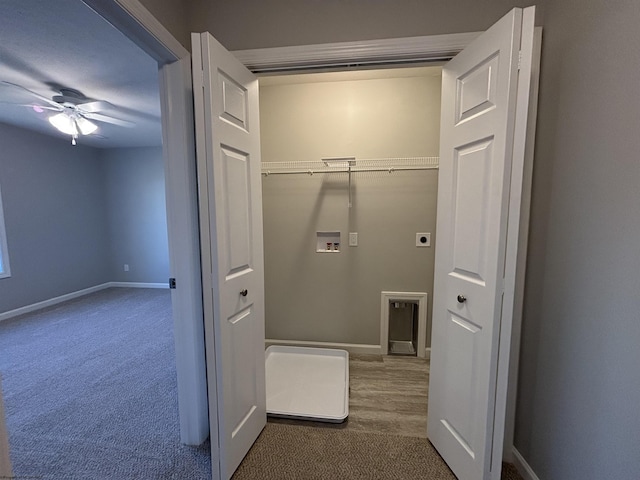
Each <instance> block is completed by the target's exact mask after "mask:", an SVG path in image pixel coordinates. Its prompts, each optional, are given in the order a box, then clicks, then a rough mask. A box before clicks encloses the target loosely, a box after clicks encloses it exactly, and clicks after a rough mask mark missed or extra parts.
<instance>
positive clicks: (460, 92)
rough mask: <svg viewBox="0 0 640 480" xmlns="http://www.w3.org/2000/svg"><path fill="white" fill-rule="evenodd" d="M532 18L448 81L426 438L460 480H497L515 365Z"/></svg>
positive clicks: (478, 51) (497, 34)
mask: <svg viewBox="0 0 640 480" xmlns="http://www.w3.org/2000/svg"><path fill="white" fill-rule="evenodd" d="M533 15H534V9H533V8H531V9H526V10H524V11H523V10H522V9H514V10H513V11H511V12H510V13H509V14H508V15H506V16H505V17H503V18H502V19H501V20H500V21H498V22H497V23H496V24H495V25H494V26H492V27H491V28H490V29H489V30H487V31H486V32H484V33H483V34H482V35H480V36H479V37H478V38H477V39H475V40H474V41H473V42H472V43H471V44H470V45H468V46H467V47H466V48H465V49H464V50H463V51H462V52H461V53H459V54H458V55H457V56H456V57H455V58H454V59H453V60H451V61H450V62H449V63H447V64H446V66H445V67H444V69H443V78H442V82H443V85H442V113H441V127H440V128H441V139H440V171H439V177H438V212H437V215H438V217H437V235H438V237H437V247H436V261H435V282H434V305H433V334H432V339H431V372H430V385H429V410H428V412H429V419H428V437H429V439H430V441H431V442H432V443H433V445H434V446H435V447H436V449H437V450H438V452H439V453H440V454H441V455H442V457H443V458H444V460H445V461H446V462H447V464H448V465H449V466H450V468H451V469H452V471H453V472H454V473H455V475H456V476H457V477H458V478H459V479H460V480H483V479H485V480H488V479H499V478H500V468H501V464H500V460H501V458H502V448H503V447H502V443H501V442H502V435H501V434H500V435H494V434H495V433H496V432H494V426H497V427H496V429H497V428H504V416H505V412H504V401H503V400H504V398H503V397H502V396H504V395H506V376H505V375H506V372H505V371H502V370H501V371H499V368H498V364H499V359H498V353H500V354H501V355H507V358H508V353H509V349H508V346H506V345H504V344H503V345H502V346H501V345H500V333H501V329H504V328H508V327H509V322H511V312H510V311H508V305H511V304H512V302H511V301H507V298H506V297H505V295H513V289H512V288H509V289H508V290H507V293H506V294H505V268H506V262H508V261H510V260H509V259H506V258H507V257H508V256H507V255H506V251H507V230H508V227H509V225H510V224H511V227H512V228H513V227H514V226H515V227H516V229H517V226H518V224H519V212H518V211H516V212H515V214H514V212H513V211H511V212H510V208H509V207H510V198H512V194H513V192H512V190H514V189H515V190H517V191H519V189H521V188H522V176H521V175H520V178H518V177H517V175H514V176H512V168H513V171H514V172H519V171H520V170H521V164H522V162H523V158H522V155H519V154H518V153H516V154H514V151H515V152H519V151H521V149H520V148H519V146H518V145H516V143H517V141H518V140H515V141H514V139H523V138H524V137H525V136H526V135H524V134H523V132H519V131H518V129H522V128H526V122H519V121H517V119H518V118H519V115H522V108H523V107H524V108H525V111H526V107H527V102H528V92H522V91H521V90H522V89H520V91H519V85H520V86H521V87H522V86H523V85H524V83H523V79H526V80H527V81H526V88H527V89H528V77H529V76H530V74H531V62H530V59H531V51H526V52H525V51H522V49H523V48H529V49H531V45H532V43H533V42H531V41H530V39H531V38H532V37H533ZM523 19H524V20H525V21H524V22H523ZM523 26H524V27H523ZM523 39H524V40H525V41H523ZM521 58H522V59H527V61H523V62H521V61H520V59H521ZM523 93H524V95H523ZM518 99H520V102H518ZM523 99H526V101H525V102H523V101H522V100H523ZM503 307H506V308H503ZM508 331H510V329H509V330H508ZM505 343H506V342H505ZM492 459H493V461H492Z"/></svg>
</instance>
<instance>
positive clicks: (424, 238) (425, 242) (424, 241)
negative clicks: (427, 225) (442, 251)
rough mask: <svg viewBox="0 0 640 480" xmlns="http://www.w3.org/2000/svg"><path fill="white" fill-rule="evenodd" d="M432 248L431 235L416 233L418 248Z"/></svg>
mask: <svg viewBox="0 0 640 480" xmlns="http://www.w3.org/2000/svg"><path fill="white" fill-rule="evenodd" d="M430 246H431V234H430V233H416V247H430Z"/></svg>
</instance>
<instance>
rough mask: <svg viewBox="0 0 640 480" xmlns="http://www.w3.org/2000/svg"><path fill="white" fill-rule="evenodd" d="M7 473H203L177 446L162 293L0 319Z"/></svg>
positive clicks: (196, 454) (169, 329) (85, 301)
mask: <svg viewBox="0 0 640 480" xmlns="http://www.w3.org/2000/svg"><path fill="white" fill-rule="evenodd" d="M0 372H1V373H2V376H3V389H4V394H5V408H6V414H7V428H8V431H9V443H10V453H11V461H12V463H13V473H14V475H15V476H16V477H18V478H38V479H43V480H48V479H51V480H54V479H55V480H60V479H65V480H67V479H68V480H75V479H78V480H80V479H82V480H90V479H96V480H98V479H111V478H113V479H140V478H150V479H151V478H152V479H187V478H188V479H196V480H197V479H210V478H211V463H210V456H209V455H210V451H209V445H208V442H207V444H204V445H202V446H200V447H188V446H184V445H181V444H180V438H179V419H178V405H177V384H176V367H175V353H174V344H173V322H172V319H171V299H170V293H169V291H168V290H153V289H123V288H112V289H107V290H102V291H100V292H97V293H94V294H91V295H87V296H85V297H81V298H78V299H75V300H72V301H69V302H65V303H62V304H59V305H55V306H53V307H49V308H47V309H44V310H40V311H37V312H33V313H29V314H26V315H22V316H20V317H16V318H13V319H10V320H6V321H4V322H1V323H0Z"/></svg>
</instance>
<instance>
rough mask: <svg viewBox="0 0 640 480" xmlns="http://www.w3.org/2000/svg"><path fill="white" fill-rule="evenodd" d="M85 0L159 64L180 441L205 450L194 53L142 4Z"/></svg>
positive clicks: (126, 0)
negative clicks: (193, 89)
mask: <svg viewBox="0 0 640 480" xmlns="http://www.w3.org/2000/svg"><path fill="white" fill-rule="evenodd" d="M83 2H84V3H85V4H86V5H87V6H88V7H89V8H91V9H92V10H93V11H95V12H96V13H97V14H98V15H100V16H101V17H102V18H104V19H105V20H106V21H107V22H109V23H110V24H111V25H112V26H114V27H115V28H116V29H117V30H119V31H120V32H121V33H122V34H124V35H125V36H126V37H128V38H129V39H130V40H131V41H133V43H135V44H136V45H137V46H138V47H140V48H141V49H142V50H144V51H145V52H146V53H147V54H148V55H149V56H151V57H152V58H153V59H154V60H156V61H157V62H158V75H159V90H160V102H161V112H162V115H161V119H162V143H163V148H162V155H163V160H164V170H165V191H166V207H167V233H168V239H169V268H170V275H171V277H173V278H175V279H176V283H177V288H176V289H172V290H171V304H172V310H173V322H174V342H175V350H176V371H177V381H178V410H179V417H180V441H181V442H182V443H184V444H187V445H200V444H201V443H202V442H204V441H205V440H206V439H207V437H208V436H209V415H208V401H207V377H206V362H205V351H204V324H203V318H204V316H203V310H202V278H201V270H200V237H199V224H198V199H197V178H196V161H195V137H194V133H195V128H194V117H193V91H192V88H193V87H192V81H191V54H190V52H189V51H188V50H187V49H186V48H185V47H184V46H182V44H180V42H178V40H176V39H175V38H174V37H173V35H171V33H169V31H168V30H167V29H166V28H165V27H164V26H162V24H161V23H160V22H159V21H158V20H157V19H156V18H155V17H154V16H153V15H152V14H151V13H150V12H149V11H148V10H147V9H146V8H145V7H144V6H142V4H141V3H140V2H139V1H138V0H83ZM168 281H169V279H167V282H168Z"/></svg>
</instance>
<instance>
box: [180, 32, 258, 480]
mask: <svg viewBox="0 0 640 480" xmlns="http://www.w3.org/2000/svg"><path fill="white" fill-rule="evenodd" d="M192 40H193V57H194V59H193V69H194V75H193V76H194V85H195V88H194V97H195V110H196V143H197V155H198V175H199V184H200V185H199V196H200V209H201V212H200V219H201V224H200V225H201V230H203V231H202V232H201V235H202V240H203V241H202V244H203V250H205V249H206V248H205V247H204V245H210V249H208V251H207V252H203V286H204V290H205V294H204V303H205V305H204V306H205V340H206V356H207V376H208V382H207V383H208V385H209V416H210V423H211V439H212V461H213V466H214V470H215V467H216V466H217V465H218V463H219V465H220V478H222V479H225V480H226V479H228V478H230V477H231V475H232V474H233V472H234V471H235V470H236V468H237V467H238V465H239V464H240V462H241V461H242V459H243V458H244V456H245V455H246V453H247V451H248V450H249V448H250V447H251V445H252V444H253V442H254V441H255V440H256V438H257V437H258V435H259V434H260V432H261V431H262V429H263V428H264V426H265V424H266V418H267V417H266V393H265V360H264V269H263V250H262V187H261V174H260V126H259V114H258V80H257V78H256V77H255V76H254V75H253V74H252V73H251V72H249V70H247V69H246V68H245V67H244V66H243V65H242V64H241V63H240V62H239V61H238V60H236V58H235V57H234V56H233V55H231V54H230V53H229V52H228V51H227V50H225V49H224V47H222V45H220V44H219V43H218V42H217V41H216V40H215V39H214V38H213V37H212V36H211V35H209V34H208V33H203V34H201V35H194V36H193V37H192ZM214 437H217V438H214ZM216 443H217V445H216ZM216 450H219V453H218V452H217V451H216ZM215 476H216V475H215V473H214V477H215Z"/></svg>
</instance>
